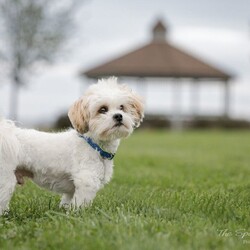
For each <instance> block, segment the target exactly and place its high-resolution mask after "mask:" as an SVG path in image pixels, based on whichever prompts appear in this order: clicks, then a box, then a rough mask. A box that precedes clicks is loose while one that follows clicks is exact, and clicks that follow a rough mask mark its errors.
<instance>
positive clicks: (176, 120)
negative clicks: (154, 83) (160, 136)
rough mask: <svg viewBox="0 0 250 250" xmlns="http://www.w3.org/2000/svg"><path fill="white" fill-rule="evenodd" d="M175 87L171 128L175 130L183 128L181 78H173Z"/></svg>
mask: <svg viewBox="0 0 250 250" xmlns="http://www.w3.org/2000/svg"><path fill="white" fill-rule="evenodd" d="M172 87H173V88H172V89H173V101H172V103H173V109H172V118H171V128H172V129H174V130H181V129H182V120H181V88H180V87H181V82H180V80H179V78H177V79H173V82H172Z"/></svg>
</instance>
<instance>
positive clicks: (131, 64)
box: [81, 20, 231, 121]
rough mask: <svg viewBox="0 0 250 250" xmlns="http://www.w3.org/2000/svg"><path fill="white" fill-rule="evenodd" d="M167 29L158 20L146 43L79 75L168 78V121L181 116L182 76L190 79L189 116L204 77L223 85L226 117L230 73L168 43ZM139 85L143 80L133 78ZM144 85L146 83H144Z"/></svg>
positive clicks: (226, 114) (197, 101) (196, 101)
mask: <svg viewBox="0 0 250 250" xmlns="http://www.w3.org/2000/svg"><path fill="white" fill-rule="evenodd" d="M166 33H167V29H166V26H165V25H164V24H163V22H162V21H161V20H159V21H158V22H157V23H156V24H155V25H154V27H153V29H152V34H153V36H152V40H151V41H150V42H149V43H147V44H146V45H144V46H142V47H140V48H138V49H135V50H133V51H131V52H128V53H126V54H124V55H122V56H120V57H118V58H116V59H113V60H110V61H108V62H106V63H104V64H101V65H98V66H96V67H94V68H91V69H89V70H87V71H82V72H81V75H84V76H87V77H88V78H101V77H108V76H118V77H135V78H139V79H145V78H150V79H152V78H161V79H171V80H172V82H173V83H174V84H173V87H174V88H173V95H174V98H173V100H174V102H175V103H174V105H173V106H174V107H175V108H174V110H173V111H172V121H178V120H181V116H180V110H179V108H178V107H179V105H178V103H179V102H180V101H181V100H180V94H179V91H180V89H179V86H180V85H181V83H182V82H183V79H184V80H187V79H188V80H189V81H190V80H191V83H192V87H191V95H190V98H191V99H190V103H191V106H192V117H193V118H194V117H195V116H196V110H197V107H198V106H199V85H201V84H202V83H203V82H204V81H209V82H212V81H213V82H214V81H216V82H218V83H219V84H221V85H222V86H223V90H224V94H223V96H224V97H223V108H222V109H223V112H222V114H221V115H220V116H221V117H224V118H226V117H228V115H229V107H230V94H229V87H230V81H229V80H230V79H231V76H230V75H229V74H228V73H226V72H223V71H222V70H220V69H218V68H216V67H215V66H212V65H211V64H208V63H206V62H204V61H202V60H200V59H198V58H196V57H195V56H192V55H190V54H189V53H187V52H185V51H183V50H180V49H178V48H176V47H175V46H173V45H172V44H170V42H169V41H168V40H167V39H166ZM136 82H137V84H138V85H139V84H140V85H143V84H144V83H145V81H143V80H140V81H136ZM145 85H146V84H145Z"/></svg>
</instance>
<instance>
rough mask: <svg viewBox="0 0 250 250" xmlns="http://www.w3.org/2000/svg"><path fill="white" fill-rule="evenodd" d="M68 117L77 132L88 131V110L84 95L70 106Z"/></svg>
mask: <svg viewBox="0 0 250 250" xmlns="http://www.w3.org/2000/svg"><path fill="white" fill-rule="evenodd" d="M68 117H69V120H70V122H71V124H72V126H73V127H74V129H75V130H77V131H78V132H79V133H81V134H83V133H86V132H88V129H89V128H88V123H89V112H88V102H87V98H86V97H82V98H81V99H79V100H78V101H76V102H75V103H74V104H73V105H72V106H71V107H70V109H69V112H68Z"/></svg>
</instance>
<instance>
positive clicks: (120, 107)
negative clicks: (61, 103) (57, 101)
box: [0, 77, 143, 214]
mask: <svg viewBox="0 0 250 250" xmlns="http://www.w3.org/2000/svg"><path fill="white" fill-rule="evenodd" d="M68 116H69V119H70V121H71V123H72V125H73V127H74V129H75V130H73V129H70V130H68V131H66V132H61V133H46V132H40V131H36V130H31V129H21V128H18V127H16V126H15V125H14V123H13V122H11V121H7V120H4V119H2V120H1V121H0V214H2V213H3V212H4V211H5V210H6V209H7V208H8V204H9V201H10V199H11V196H12V194H13V191H14V189H15V186H16V184H17V183H18V184H23V183H24V181H23V177H24V176H26V177H30V178H31V179H32V180H33V181H34V182H35V183H36V184H37V185H39V186H41V187H44V188H47V189H49V190H51V191H54V192H57V193H59V194H62V199H61V202H60V205H61V206H66V207H73V208H79V207H81V206H86V205H89V204H91V202H92V200H93V199H94V197H95V195H96V193H97V191H98V190H99V189H100V188H102V187H103V186H104V184H106V183H108V182H109V181H110V179H111V177H112V172H113V160H112V159H113V157H114V155H115V153H116V151H117V148H118V146H119V142H120V139H121V138H124V137H127V136H129V135H130V134H131V133H132V131H133V129H134V128H136V127H138V126H139V125H140V123H141V121H142V119H143V104H142V101H141V99H140V98H139V97H138V96H137V95H136V94H134V93H133V92H132V91H131V90H130V89H129V88H128V87H127V86H125V85H120V84H118V83H117V79H116V78H114V77H113V78H109V79H106V80H99V81H98V83H97V84H93V85H91V86H90V87H89V89H88V90H87V91H86V93H85V94H84V95H83V96H82V97H81V98H80V99H79V100H78V101H77V102H75V103H74V105H73V106H72V107H71V108H70V110H69V113H68Z"/></svg>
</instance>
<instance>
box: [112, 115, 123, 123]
mask: <svg viewBox="0 0 250 250" xmlns="http://www.w3.org/2000/svg"><path fill="white" fill-rule="evenodd" d="M113 119H114V120H115V121H117V122H121V121H122V114H114V116H113Z"/></svg>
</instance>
